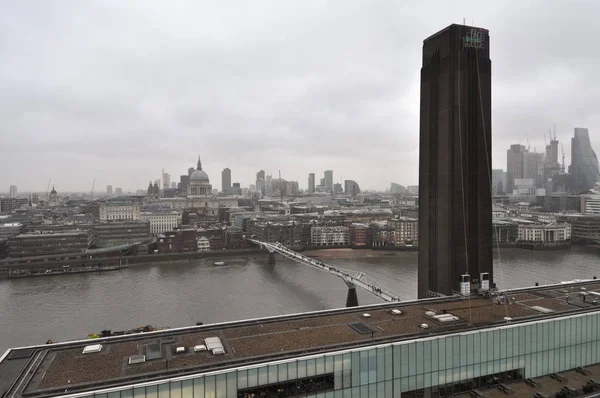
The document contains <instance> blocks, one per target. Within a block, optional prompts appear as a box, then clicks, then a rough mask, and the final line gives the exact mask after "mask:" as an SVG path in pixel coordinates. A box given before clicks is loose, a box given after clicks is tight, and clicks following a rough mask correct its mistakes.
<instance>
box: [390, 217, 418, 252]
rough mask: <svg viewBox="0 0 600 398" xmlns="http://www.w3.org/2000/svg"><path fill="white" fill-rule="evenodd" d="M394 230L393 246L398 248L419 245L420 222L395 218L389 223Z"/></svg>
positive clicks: (407, 218)
mask: <svg viewBox="0 0 600 398" xmlns="http://www.w3.org/2000/svg"><path fill="white" fill-rule="evenodd" d="M388 227H389V228H391V229H392V230H393V244H394V246H398V247H416V246H418V245H419V220H417V219H416V218H411V217H401V216H395V217H394V218H392V219H391V220H389V221H388Z"/></svg>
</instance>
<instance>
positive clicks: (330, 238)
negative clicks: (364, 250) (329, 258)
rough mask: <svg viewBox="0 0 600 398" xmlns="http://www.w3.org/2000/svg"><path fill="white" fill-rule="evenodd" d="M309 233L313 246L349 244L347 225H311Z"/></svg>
mask: <svg viewBox="0 0 600 398" xmlns="http://www.w3.org/2000/svg"><path fill="white" fill-rule="evenodd" d="M310 235H311V244H312V245H313V246H349V245H350V228H348V227H344V226H337V227H312V228H311V230H310Z"/></svg>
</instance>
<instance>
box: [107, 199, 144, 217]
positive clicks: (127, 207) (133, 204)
mask: <svg viewBox="0 0 600 398" xmlns="http://www.w3.org/2000/svg"><path fill="white" fill-rule="evenodd" d="M98 212H99V214H100V217H99V218H100V221H127V220H139V219H140V204H139V203H138V202H137V201H135V200H131V201H125V200H110V201H108V202H105V203H101V204H100V205H99V207H98Z"/></svg>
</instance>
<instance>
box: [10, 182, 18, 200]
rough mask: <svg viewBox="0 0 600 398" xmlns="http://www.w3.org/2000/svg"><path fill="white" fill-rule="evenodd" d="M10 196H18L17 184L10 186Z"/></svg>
mask: <svg viewBox="0 0 600 398" xmlns="http://www.w3.org/2000/svg"><path fill="white" fill-rule="evenodd" d="M10 197H11V198H16V197H17V186H16V185H11V186H10Z"/></svg>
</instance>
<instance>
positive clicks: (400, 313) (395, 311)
mask: <svg viewBox="0 0 600 398" xmlns="http://www.w3.org/2000/svg"><path fill="white" fill-rule="evenodd" d="M392 315H402V311H400V310H392Z"/></svg>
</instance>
